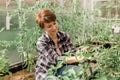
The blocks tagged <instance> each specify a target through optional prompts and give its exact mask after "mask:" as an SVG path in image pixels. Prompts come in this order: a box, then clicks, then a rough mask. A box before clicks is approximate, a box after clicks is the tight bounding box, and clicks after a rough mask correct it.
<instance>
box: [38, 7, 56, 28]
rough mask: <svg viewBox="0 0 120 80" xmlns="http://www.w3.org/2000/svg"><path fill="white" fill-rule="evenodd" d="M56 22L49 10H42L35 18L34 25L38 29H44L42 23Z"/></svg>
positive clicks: (54, 16)
mask: <svg viewBox="0 0 120 80" xmlns="http://www.w3.org/2000/svg"><path fill="white" fill-rule="evenodd" d="M52 21H56V15H55V14H54V13H53V12H51V11H50V10H47V9H43V10H41V11H40V12H39V13H38V14H37V16H36V23H37V24H38V26H39V27H40V28H42V29H43V28H44V23H50V22H52Z"/></svg>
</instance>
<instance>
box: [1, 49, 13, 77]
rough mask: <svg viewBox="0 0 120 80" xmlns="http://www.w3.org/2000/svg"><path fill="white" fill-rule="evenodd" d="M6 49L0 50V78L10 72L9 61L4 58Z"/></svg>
mask: <svg viewBox="0 0 120 80" xmlns="http://www.w3.org/2000/svg"><path fill="white" fill-rule="evenodd" d="M5 52H6V49H5V50H1V51H0V54H1V56H0V76H2V75H4V74H6V73H9V74H11V72H10V71H9V59H8V58H6V55H5Z"/></svg>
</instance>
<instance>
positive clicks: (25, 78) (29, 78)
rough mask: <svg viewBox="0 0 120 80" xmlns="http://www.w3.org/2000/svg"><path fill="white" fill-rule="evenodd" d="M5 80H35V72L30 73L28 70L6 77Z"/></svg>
mask: <svg viewBox="0 0 120 80" xmlns="http://www.w3.org/2000/svg"><path fill="white" fill-rule="evenodd" d="M4 80H35V76H34V72H29V71H27V70H26V69H23V70H21V71H17V72H15V73H12V75H11V76H10V75H6V76H5V77H4Z"/></svg>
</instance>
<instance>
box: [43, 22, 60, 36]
mask: <svg viewBox="0 0 120 80" xmlns="http://www.w3.org/2000/svg"><path fill="white" fill-rule="evenodd" d="M43 30H45V31H46V33H47V34H48V35H50V36H52V35H53V36H54V35H56V34H57V32H58V25H57V22H56V21H52V22H50V23H44V27H43Z"/></svg>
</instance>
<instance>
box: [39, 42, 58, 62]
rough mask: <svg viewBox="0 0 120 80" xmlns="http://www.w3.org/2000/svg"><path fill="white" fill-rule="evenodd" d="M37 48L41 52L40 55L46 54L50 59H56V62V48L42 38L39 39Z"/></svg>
mask: <svg viewBox="0 0 120 80" xmlns="http://www.w3.org/2000/svg"><path fill="white" fill-rule="evenodd" d="M37 50H38V52H39V55H44V56H45V57H46V58H48V59H49V60H50V61H54V63H55V60H57V56H56V52H55V50H54V49H52V48H50V47H49V46H48V44H47V43H46V42H45V41H42V40H38V41H37Z"/></svg>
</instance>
